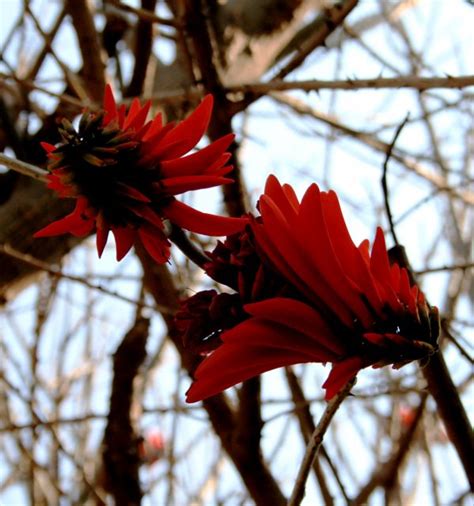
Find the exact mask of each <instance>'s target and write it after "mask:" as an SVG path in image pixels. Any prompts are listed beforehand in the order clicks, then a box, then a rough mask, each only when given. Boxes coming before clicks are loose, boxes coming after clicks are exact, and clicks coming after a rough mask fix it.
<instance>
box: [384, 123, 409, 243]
mask: <svg viewBox="0 0 474 506" xmlns="http://www.w3.org/2000/svg"><path fill="white" fill-rule="evenodd" d="M408 118H409V115H408V114H407V116H406V118H405V119H404V120H403V121H402V122H401V123H400V125H399V126H398V128H397V130H396V131H395V135H394V136H393V140H392V142H391V144H390V146H389V147H388V150H387V154H386V156H385V161H384V163H383V174H382V189H383V199H384V203H385V211H386V212H387V218H388V222H389V224H390V232H391V233H392V237H393V241H394V242H395V244H396V245H397V246H398V245H399V244H400V243H399V242H398V238H397V234H396V233H395V225H394V222H393V217H392V211H391V209H390V199H389V195H388V185H387V172H388V162H389V160H390V158H391V156H392V152H393V148H394V147H395V143H396V142H397V139H398V137H399V135H400V134H401V132H402V130H403V127H404V126H405V125H406V124H407V121H408Z"/></svg>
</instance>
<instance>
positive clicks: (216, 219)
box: [163, 199, 248, 236]
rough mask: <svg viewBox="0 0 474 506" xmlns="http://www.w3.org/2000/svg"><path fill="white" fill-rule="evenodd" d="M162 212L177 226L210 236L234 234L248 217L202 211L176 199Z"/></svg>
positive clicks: (246, 221) (244, 223) (240, 228)
mask: <svg viewBox="0 0 474 506" xmlns="http://www.w3.org/2000/svg"><path fill="white" fill-rule="evenodd" d="M163 214H164V216H166V217H167V218H168V219H169V220H170V221H171V222H172V223H175V224H176V225H178V226H179V227H182V228H184V229H186V230H189V231H190V232H196V233H197V234H206V235H211V236H222V235H231V234H235V233H236V232H239V231H240V230H242V229H243V228H244V226H245V225H246V224H247V223H248V218H229V217H227V216H217V215H215V214H208V213H202V212H201V211H197V210H196V209H194V208H192V207H190V206H188V205H186V204H183V203H182V202H180V201H179V200H176V199H174V200H173V201H172V202H170V203H169V204H168V205H167V206H166V207H164V208H163Z"/></svg>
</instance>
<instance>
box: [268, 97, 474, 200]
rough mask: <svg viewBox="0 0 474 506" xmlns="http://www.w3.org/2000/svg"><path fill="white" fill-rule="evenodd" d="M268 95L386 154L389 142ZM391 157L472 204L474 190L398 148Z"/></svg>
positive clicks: (298, 102)
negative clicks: (452, 182) (456, 186)
mask: <svg viewBox="0 0 474 506" xmlns="http://www.w3.org/2000/svg"><path fill="white" fill-rule="evenodd" d="M270 96H271V97H272V98H273V99H274V100H276V101H277V102H279V103H281V104H284V105H286V106H288V107H290V108H291V109H292V110H294V111H295V112H297V113H298V114H301V115H304V116H309V117H312V118H314V119H317V120H319V121H322V122H323V123H325V124H327V125H329V126H331V127H332V128H334V129H336V130H338V131H339V132H342V133H343V134H345V135H348V136H350V137H353V138H354V139H358V140H360V141H362V142H363V143H365V144H366V145H367V146H370V147H371V148H373V149H375V150H376V151H379V152H380V153H384V154H386V153H387V152H388V151H389V149H390V144H388V143H386V142H384V141H381V140H380V139H378V138H377V137H376V136H375V135H373V134H370V133H367V132H362V131H360V130H356V129H354V128H350V127H348V126H346V125H343V124H342V123H340V122H339V121H337V119H335V118H333V117H331V116H329V115H328V114H324V113H322V112H320V111H318V110H316V109H315V108H313V107H311V106H309V105H308V104H306V103H305V102H303V101H302V100H299V99H297V98H294V97H291V96H289V95H286V94H284V93H280V92H274V93H273V92H272V93H271V94H270ZM392 158H393V159H394V160H397V161H398V162H400V163H401V164H402V165H404V166H405V167H406V168H407V169H409V170H410V171H411V172H413V173H414V174H416V175H417V176H419V177H421V178H423V179H425V180H426V181H428V182H430V183H431V184H432V185H433V186H434V187H435V188H437V189H438V190H439V191H443V192H446V193H448V194H451V195H452V196H454V197H456V198H458V199H460V200H462V201H464V202H465V203H466V204H468V205H474V192H472V191H470V190H468V189H463V190H456V189H454V188H453V187H452V186H451V185H450V184H449V182H448V181H447V179H446V178H445V177H444V176H442V175H439V174H437V173H434V172H433V171H430V170H428V169H427V168H425V167H424V166H422V165H420V164H419V163H416V162H415V161H414V160H412V159H411V158H409V157H408V156H407V155H405V154H403V153H401V152H400V151H399V150H398V149H396V150H394V151H393V152H392Z"/></svg>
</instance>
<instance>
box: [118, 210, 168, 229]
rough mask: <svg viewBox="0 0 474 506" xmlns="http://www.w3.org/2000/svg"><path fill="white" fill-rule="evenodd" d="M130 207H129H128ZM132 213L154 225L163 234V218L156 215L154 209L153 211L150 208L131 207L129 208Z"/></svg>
mask: <svg viewBox="0 0 474 506" xmlns="http://www.w3.org/2000/svg"><path fill="white" fill-rule="evenodd" d="M127 207H128V206H127ZM128 209H130V211H132V213H134V214H136V215H137V216H140V217H141V218H143V219H145V220H147V221H148V222H150V223H151V224H152V225H154V226H155V227H156V228H157V229H158V232H161V231H162V230H163V221H162V219H161V216H160V215H159V214H158V213H156V212H155V211H154V210H153V209H151V208H150V207H149V206H143V205H140V206H134V207H132V206H130V207H128Z"/></svg>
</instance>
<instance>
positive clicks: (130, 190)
mask: <svg viewBox="0 0 474 506" xmlns="http://www.w3.org/2000/svg"><path fill="white" fill-rule="evenodd" d="M116 188H117V191H118V193H120V194H121V195H126V196H127V197H130V198H131V199H134V200H138V201H140V202H147V203H148V202H151V199H149V198H148V197H147V196H146V195H143V193H142V192H140V191H138V190H137V189H136V188H134V187H133V186H128V185H126V184H124V183H116Z"/></svg>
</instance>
